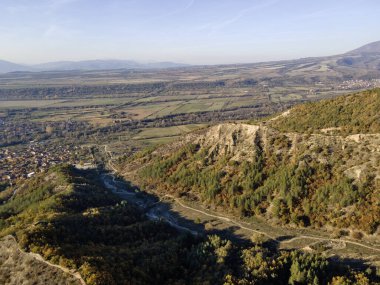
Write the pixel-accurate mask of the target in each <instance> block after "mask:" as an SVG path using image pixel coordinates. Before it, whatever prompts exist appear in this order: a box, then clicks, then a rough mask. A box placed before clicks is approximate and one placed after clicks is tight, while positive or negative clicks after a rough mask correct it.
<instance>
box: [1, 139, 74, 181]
mask: <svg viewBox="0 0 380 285" xmlns="http://www.w3.org/2000/svg"><path fill="white" fill-rule="evenodd" d="M77 150H78V147H76V146H70V145H67V146H66V145H65V146H62V145H52V144H44V143H38V142H33V141H32V142H30V143H29V144H28V145H26V146H25V147H19V148H17V149H9V148H0V182H1V181H10V182H12V180H14V179H18V178H30V177H33V176H34V175H35V174H36V173H37V172H45V171H47V170H48V169H49V168H50V167H51V166H53V165H57V164H60V163H77V162H78V161H77V159H76V154H77Z"/></svg>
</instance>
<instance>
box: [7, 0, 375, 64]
mask: <svg viewBox="0 0 380 285" xmlns="http://www.w3.org/2000/svg"><path fill="white" fill-rule="evenodd" d="M0 9H1V11H2V17H1V18H0V37H1V38H2V39H3V43H2V45H1V46H0V59H2V60H7V61H11V62H15V63H19V64H40V63H46V62H52V61H82V60H95V59H100V60H107V59H117V60H135V61H139V62H162V61H170V62H178V63H185V64H231V63H245V62H260V61H272V60H286V59H296V58H301V57H310V56H312V57H314V56H328V55H334V54H340V53H344V52H347V51H349V50H352V49H355V48H358V47H360V46H362V45H365V44H367V43H370V42H374V41H377V40H379V36H378V31H377V27H378V20H377V15H378V13H379V12H380V2H378V1H374V0H361V1H355V0H349V1H345V2H344V3H341V2H340V3H338V1H335V2H334V3H332V1H327V0H322V1H318V2H317V3H316V2H307V3H305V1H301V0H289V1H286V3H285V1H279V0H269V1H263V0H260V1H259V0H254V1H247V0H235V1H232V0H219V1H216V0H208V1H200V0H177V1H169V0H165V1H153V0H141V1H136V0H129V1H121V0H110V1H100V0H92V1H90V0H36V1H33V2H32V1H26V0H16V1H10V0H5V1H2V2H1V3H0ZM353 19H355V20H354V21H353Z"/></svg>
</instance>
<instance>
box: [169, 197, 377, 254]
mask: <svg viewBox="0 0 380 285" xmlns="http://www.w3.org/2000/svg"><path fill="white" fill-rule="evenodd" d="M165 197H169V198H171V199H172V200H173V201H174V202H175V203H177V204H178V205H180V206H181V207H182V208H185V209H188V210H190V211H194V212H198V213H201V214H203V215H206V216H209V217H212V218H216V219H219V220H222V221H225V222H228V223H232V224H234V225H236V226H238V227H240V228H241V229H244V230H247V231H250V232H253V233H258V234H262V235H265V236H266V237H268V238H270V239H271V240H273V241H275V242H277V243H279V244H286V243H291V242H293V241H295V240H302V239H313V240H318V241H333V242H345V243H347V244H352V245H356V246H360V247H363V248H367V249H370V250H373V251H376V252H380V248H377V247H373V246H368V245H365V244H363V243H360V242H355V241H350V240H347V239H331V238H325V237H319V236H312V235H300V236H297V237H294V238H292V239H289V240H286V241H278V240H277V239H276V238H275V237H273V236H271V235H269V234H268V233H266V232H264V231H259V230H254V229H251V228H249V227H246V226H244V225H242V224H241V223H239V222H237V221H235V220H233V219H231V218H228V217H225V216H221V215H216V214H211V213H208V212H206V211H202V210H199V209H196V208H193V207H190V206H188V205H185V204H184V203H183V202H182V201H180V200H179V199H178V198H175V197H173V196H172V195H168V194H167V195H165ZM247 224H248V223H247Z"/></svg>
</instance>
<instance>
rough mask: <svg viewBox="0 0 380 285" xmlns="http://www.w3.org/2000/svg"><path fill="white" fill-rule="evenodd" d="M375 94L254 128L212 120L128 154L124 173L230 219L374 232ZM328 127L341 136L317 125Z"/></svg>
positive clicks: (377, 178) (379, 183) (378, 170)
mask: <svg viewBox="0 0 380 285" xmlns="http://www.w3.org/2000/svg"><path fill="white" fill-rule="evenodd" d="M378 97H379V90H374V91H369V92H364V93H361V94H356V95H349V96H345V97H340V98H337V99H333V100H328V101H323V102H319V103H313V104H307V105H301V106H298V107H295V108H294V109H292V110H291V111H290V112H288V113H286V114H288V115H287V116H280V117H278V118H277V119H275V120H271V121H269V122H267V123H266V124H261V125H257V126H255V125H248V124H240V123H239V124H231V123H229V124H221V125H217V126H213V127H210V128H208V129H205V130H202V131H200V132H197V133H192V134H191V135H188V136H186V137H184V138H183V139H182V140H181V141H180V142H176V143H173V144H170V145H166V146H163V147H160V148H158V149H156V150H154V151H153V152H151V153H146V154H143V155H140V156H137V157H136V158H135V159H133V160H131V161H129V162H128V163H127V164H126V165H125V175H126V177H128V178H129V179H131V180H132V181H134V182H135V183H136V184H138V185H140V186H142V187H143V189H144V188H147V189H154V190H152V191H157V192H158V193H159V192H162V193H172V194H175V195H179V196H183V197H187V198H189V199H195V200H198V201H201V202H202V203H203V204H204V205H205V206H206V207H213V208H214V209H220V210H221V211H230V212H232V213H235V214H236V215H243V216H253V215H256V216H261V217H264V218H266V219H267V220H268V221H271V222H273V223H279V224H289V225H293V226H296V225H297V226H302V227H305V226H312V227H315V228H319V227H324V228H326V227H333V228H340V229H345V230H346V229H350V230H352V231H355V230H362V231H364V232H366V233H368V234H374V235H376V236H378V235H379V224H380V148H379V145H380V133H379V131H378V130H379V124H378V119H377V118H378V113H379V111H378V110H380V109H378V108H377V104H378V102H379V101H378ZM363 108H364V109H366V110H367V112H363ZM337 110H340V111H337ZM298 122H299V124H297V123H298ZM332 127H334V128H341V131H342V132H343V133H344V134H345V135H344V136H343V135H329V134H325V133H324V132H327V131H328V130H321V128H322V129H323V128H324V129H326V128H332ZM275 128H277V129H278V130H276V129H275ZM361 128H362V129H363V132H364V133H363V134H358V133H357V132H358V131H359V130H360V129H361ZM305 130H307V131H308V132H309V133H304V131H305ZM295 131H298V132H295ZM370 133H371V134H370Z"/></svg>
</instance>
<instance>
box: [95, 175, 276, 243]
mask: <svg viewBox="0 0 380 285" xmlns="http://www.w3.org/2000/svg"><path fill="white" fill-rule="evenodd" d="M98 171H99V173H100V174H101V175H103V183H104V186H106V187H107V188H108V189H110V190H112V192H113V193H114V194H116V195H117V196H119V197H120V198H121V199H123V200H126V201H127V202H128V203H130V204H133V205H135V206H136V207H138V208H139V209H140V210H141V211H143V212H144V213H145V215H146V217H148V219H150V220H155V221H161V222H164V223H167V224H170V225H171V226H173V227H174V228H176V229H177V230H178V231H180V232H188V233H191V234H193V235H196V236H204V235H206V234H207V235H209V234H215V235H219V236H222V237H224V238H226V239H229V240H231V241H234V242H237V243H240V244H248V243H250V239H249V236H248V235H246V234H242V233H239V231H241V229H240V228H239V227H238V226H236V225H233V224H228V223H227V222H222V221H219V220H217V219H214V218H212V217H210V219H204V217H205V215H201V216H202V217H203V219H199V218H198V217H199V216H198V215H197V213H196V212H195V213H194V218H192V219H189V218H188V217H185V216H184V215H183V214H181V213H180V212H178V211H176V210H175V209H174V206H173V203H174V202H173V200H172V199H170V198H169V199H161V200H160V198H159V197H158V196H157V195H155V194H152V193H147V192H145V191H142V190H141V189H139V188H138V187H137V186H134V185H132V184H131V183H130V182H129V181H126V180H124V179H123V178H122V177H117V178H115V179H114V177H113V174H112V173H110V172H107V171H106V170H104V169H100V170H98ZM112 185H113V187H114V189H112ZM265 245H268V246H271V247H273V246H274V244H272V243H271V242H267V243H264V246H265Z"/></svg>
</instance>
